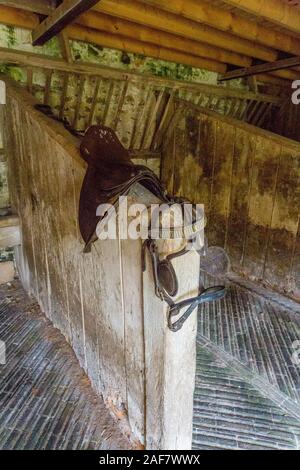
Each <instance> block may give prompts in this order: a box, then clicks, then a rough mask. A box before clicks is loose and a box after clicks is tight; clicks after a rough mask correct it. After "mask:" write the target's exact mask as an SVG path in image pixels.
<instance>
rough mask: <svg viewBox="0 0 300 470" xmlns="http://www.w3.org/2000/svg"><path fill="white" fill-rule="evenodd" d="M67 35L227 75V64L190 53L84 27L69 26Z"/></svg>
mask: <svg viewBox="0 0 300 470" xmlns="http://www.w3.org/2000/svg"><path fill="white" fill-rule="evenodd" d="M67 33H68V35H69V37H70V38H72V39H77V40H81V41H85V42H89V43H94V44H99V45H101V46H104V47H109V48H112V49H119V50H121V51H124V50H126V51H127V52H134V53H136V54H142V55H145V56H148V57H153V58H155V59H162V60H166V61H169V62H175V63H179V64H185V65H190V66H192V67H196V68H200V69H205V70H210V71H212V72H216V73H225V71H226V69H227V67H226V65H225V64H223V63H221V62H217V61H215V60H211V59H206V58H204V57H196V56H192V55H190V54H189V53H183V52H179V51H176V50H172V49H167V48H165V47H161V46H158V45H156V44H149V43H144V42H141V41H136V40H134V39H131V38H128V37H125V36H118V35H115V34H111V33H106V32H104V31H97V30H95V29H88V28H84V27H82V26H77V25H76V26H69V27H68V28H67Z"/></svg>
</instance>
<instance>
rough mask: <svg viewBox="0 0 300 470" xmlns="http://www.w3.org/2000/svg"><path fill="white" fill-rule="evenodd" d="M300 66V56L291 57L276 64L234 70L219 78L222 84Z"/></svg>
mask: <svg viewBox="0 0 300 470" xmlns="http://www.w3.org/2000/svg"><path fill="white" fill-rule="evenodd" d="M297 65H300V56H297V57H291V58H290V59H283V60H277V61H276V62H267V63H265V64H260V65H253V66H252V67H248V68H243V69H238V70H232V71H231V72H227V73H225V74H224V75H222V76H221V77H220V78H219V81H220V82H225V81H227V80H233V79H236V78H242V77H250V76H253V75H257V74H260V73H269V72H274V71H276V70H284V69H289V68H292V67H295V66H297Z"/></svg>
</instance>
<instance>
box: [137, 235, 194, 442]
mask: <svg viewBox="0 0 300 470" xmlns="http://www.w3.org/2000/svg"><path fill="white" fill-rule="evenodd" d="M178 242H179V241H178V240H160V241H158V245H159V251H160V253H161V254H162V255H167V254H168V253H170V252H173V251H176V249H175V250H174V248H175V245H174V244H175V243H178ZM172 263H173V266H174V268H175V270H176V274H177V276H178V282H179V292H178V296H177V299H184V298H187V297H190V296H194V295H197V294H198V288H199V267H200V257H199V255H198V254H197V253H196V252H195V251H191V252H190V253H188V254H185V255H184V256H181V257H179V258H176V259H174V260H173V261H172ZM143 298H144V336H145V379H146V426H145V429H146V433H145V441H146V448H147V449H148V450H151V449H164V450H172V449H173V450H185V449H190V448H191V443H192V425H193V395H194V387H195V374H196V332H197V314H196V310H195V312H194V313H193V314H192V315H191V316H190V318H189V319H188V320H187V321H186V323H185V324H184V325H183V327H182V329H181V330H180V331H178V332H176V333H174V332H172V331H171V330H170V329H169V328H168V326H167V312H168V307H167V305H166V303H165V302H162V301H161V300H160V299H158V298H157V297H156V296H155V293H154V280H153V274H152V267H151V262H150V259H149V256H147V270H146V272H145V273H144V275H143Z"/></svg>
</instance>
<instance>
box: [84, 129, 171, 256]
mask: <svg viewBox="0 0 300 470" xmlns="http://www.w3.org/2000/svg"><path fill="white" fill-rule="evenodd" d="M80 153H81V156H82V158H83V159H84V160H85V161H86V162H87V164H88V168H87V171H86V175H85V178H84V181H83V185H82V189H81V194H80V202H79V226H80V232H81V235H82V238H83V240H84V242H85V249H84V251H85V252H89V251H90V249H91V244H92V243H93V242H94V241H96V239H97V235H96V227H97V225H98V223H99V222H100V220H101V217H99V216H97V215H96V212H97V208H98V206H99V205H100V204H106V203H108V204H113V205H116V204H117V202H118V199H119V197H120V196H124V195H126V194H127V193H128V192H129V190H130V188H131V187H132V186H133V185H134V184H136V183H140V184H142V185H143V186H144V187H146V188H147V189H148V190H149V191H151V192H152V193H153V194H154V195H155V196H156V197H157V198H158V199H159V200H160V201H162V202H166V203H167V202H171V200H170V198H169V197H168V196H167V194H166V192H165V190H164V188H163V186H162V184H161V182H160V181H159V179H158V178H157V176H156V175H155V174H154V173H153V171H151V170H150V169H149V168H147V167H145V166H142V165H135V164H134V163H133V162H132V161H131V159H130V156H129V153H128V151H127V150H126V149H125V148H124V147H123V145H122V144H121V142H120V141H119V139H118V137H117V136H116V134H115V133H114V131H113V130H112V129H110V128H108V127H104V126H100V125H95V126H91V127H90V128H89V129H88V130H87V131H86V133H85V135H84V137H83V139H82V141H81V145H80Z"/></svg>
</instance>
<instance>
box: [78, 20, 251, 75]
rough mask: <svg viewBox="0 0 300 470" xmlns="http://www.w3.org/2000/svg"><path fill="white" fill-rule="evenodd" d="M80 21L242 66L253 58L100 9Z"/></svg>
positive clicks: (181, 50)
mask: <svg viewBox="0 0 300 470" xmlns="http://www.w3.org/2000/svg"><path fill="white" fill-rule="evenodd" d="M76 23H78V24H79V25H81V26H84V27H87V28H93V29H97V30H100V31H105V32H107V33H113V34H115V35H116V34H117V35H121V36H124V37H128V38H131V39H135V40H138V41H142V42H146V43H150V44H156V45H158V46H160V47H164V48H168V49H173V50H176V51H180V52H184V53H187V52H188V53H189V54H191V55H194V56H197V57H203V58H209V59H212V60H216V61H218V62H222V63H226V64H234V65H241V66H242V67H247V66H250V65H251V59H250V57H247V56H244V55H241V54H236V53H234V52H230V51H226V50H224V49H222V48H217V47H213V46H210V45H209V44H205V43H202V42H198V41H196V40H191V39H187V38H184V37H180V36H177V35H175V34H170V33H167V32H165V31H158V30H156V29H153V28H149V27H147V26H142V25H139V24H137V23H134V22H130V21H127V20H122V19H120V18H114V17H112V16H109V15H106V14H103V13H98V12H96V11H92V12H87V13H84V14H83V15H81V16H80V18H78V20H76ZM124 46H126V45H124Z"/></svg>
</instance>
